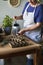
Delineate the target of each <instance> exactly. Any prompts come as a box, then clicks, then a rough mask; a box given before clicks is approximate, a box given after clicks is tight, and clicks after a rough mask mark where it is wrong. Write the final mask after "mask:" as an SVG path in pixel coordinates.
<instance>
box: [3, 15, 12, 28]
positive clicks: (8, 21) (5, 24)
mask: <svg viewBox="0 0 43 65" xmlns="http://www.w3.org/2000/svg"><path fill="white" fill-rule="evenodd" d="M12 21H13V18H11V17H9V16H8V15H6V16H5V18H4V20H3V27H4V28H5V27H12Z"/></svg>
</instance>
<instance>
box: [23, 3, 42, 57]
mask: <svg viewBox="0 0 43 65" xmlns="http://www.w3.org/2000/svg"><path fill="white" fill-rule="evenodd" d="M29 5H30V3H29V4H28V5H27V7H26V9H25V12H24V14H23V20H24V28H28V27H31V26H34V24H35V22H34V13H35V9H36V7H35V9H34V11H33V12H27V8H28V7H29ZM40 32H41V30H40V28H37V29H36V30H33V31H28V32H25V35H26V36H27V37H29V38H30V39H32V40H34V41H37V42H38V41H40V37H41V34H40ZM27 57H28V58H32V55H27Z"/></svg>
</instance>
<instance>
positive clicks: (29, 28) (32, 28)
mask: <svg viewBox="0 0 43 65" xmlns="http://www.w3.org/2000/svg"><path fill="white" fill-rule="evenodd" d="M40 26H41V24H38V23H37V24H34V25H33V26H31V27H28V28H25V31H32V30H35V29H37V28H38V27H40Z"/></svg>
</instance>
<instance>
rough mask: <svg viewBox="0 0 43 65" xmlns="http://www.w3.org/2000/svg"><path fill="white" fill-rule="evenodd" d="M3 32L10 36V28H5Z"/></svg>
mask: <svg viewBox="0 0 43 65" xmlns="http://www.w3.org/2000/svg"><path fill="white" fill-rule="evenodd" d="M4 32H5V34H6V35H10V34H11V27H5V28H4Z"/></svg>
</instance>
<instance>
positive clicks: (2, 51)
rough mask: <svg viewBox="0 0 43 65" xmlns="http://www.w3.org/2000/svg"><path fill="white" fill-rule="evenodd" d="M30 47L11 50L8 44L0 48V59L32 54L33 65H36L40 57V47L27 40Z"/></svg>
mask: <svg viewBox="0 0 43 65" xmlns="http://www.w3.org/2000/svg"><path fill="white" fill-rule="evenodd" d="M28 40H29V41H28V42H29V43H31V44H32V45H30V46H25V47H18V48H12V47H11V46H9V44H7V45H5V46H3V47H1V46H0V59H6V58H10V57H13V56H21V55H26V54H34V65H38V62H39V57H40V49H41V45H40V44H37V43H35V42H33V41H32V40H30V39H28Z"/></svg>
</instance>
